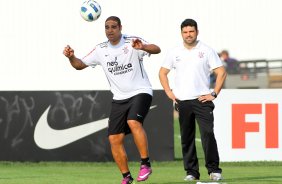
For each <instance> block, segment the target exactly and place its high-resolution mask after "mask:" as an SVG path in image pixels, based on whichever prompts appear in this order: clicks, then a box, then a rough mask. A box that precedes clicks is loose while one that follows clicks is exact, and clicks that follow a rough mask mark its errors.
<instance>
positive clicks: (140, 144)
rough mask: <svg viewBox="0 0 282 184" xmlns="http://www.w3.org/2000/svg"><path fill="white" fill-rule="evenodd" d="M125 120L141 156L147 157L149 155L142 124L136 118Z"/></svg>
mask: <svg viewBox="0 0 282 184" xmlns="http://www.w3.org/2000/svg"><path fill="white" fill-rule="evenodd" d="M127 122H128V125H129V127H130V130H131V133H132V136H133V139H134V142H135V144H136V147H137V149H138V151H139V154H140V156H141V158H147V157H148V156H149V153H148V152H149V151H148V141H147V135H146V132H145V130H144V128H143V126H142V124H141V123H139V122H138V121H136V120H128V121H127Z"/></svg>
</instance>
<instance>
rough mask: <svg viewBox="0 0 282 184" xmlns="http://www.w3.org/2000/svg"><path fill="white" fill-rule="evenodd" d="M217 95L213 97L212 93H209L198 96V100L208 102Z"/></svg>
mask: <svg viewBox="0 0 282 184" xmlns="http://www.w3.org/2000/svg"><path fill="white" fill-rule="evenodd" d="M214 99H215V97H213V96H212V95H211V94H207V95H202V96H200V97H199V98H198V100H199V101H200V102H202V103H205V102H208V101H213V100H214Z"/></svg>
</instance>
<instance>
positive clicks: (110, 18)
mask: <svg viewBox="0 0 282 184" xmlns="http://www.w3.org/2000/svg"><path fill="white" fill-rule="evenodd" d="M109 20H112V21H115V22H117V23H118V25H119V26H121V21H120V19H119V18H118V17H116V16H110V17H108V18H107V19H106V21H105V22H107V21H109Z"/></svg>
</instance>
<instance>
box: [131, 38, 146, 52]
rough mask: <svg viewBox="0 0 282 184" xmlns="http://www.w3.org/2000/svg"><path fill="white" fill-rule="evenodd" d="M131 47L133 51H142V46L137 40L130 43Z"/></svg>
mask: <svg viewBox="0 0 282 184" xmlns="http://www.w3.org/2000/svg"><path fill="white" fill-rule="evenodd" d="M132 47H133V48H134V49H137V50H142V49H144V44H143V43H142V41H141V40H139V39H134V40H133V41H132Z"/></svg>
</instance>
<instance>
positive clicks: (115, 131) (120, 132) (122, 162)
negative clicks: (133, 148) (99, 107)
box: [108, 101, 133, 184]
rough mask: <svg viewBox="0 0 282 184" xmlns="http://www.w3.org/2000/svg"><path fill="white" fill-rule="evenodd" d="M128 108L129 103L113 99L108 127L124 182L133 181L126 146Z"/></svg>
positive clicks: (114, 154)
mask: <svg viewBox="0 0 282 184" xmlns="http://www.w3.org/2000/svg"><path fill="white" fill-rule="evenodd" d="M127 109H128V103H116V102H115V101H113V103H112V109H111V114H110V118H109V128H108V135H109V142H110V145H111V151H112V155H113V158H114V160H115V162H116V164H117V166H118V168H119V170H120V172H121V173H122V176H123V180H122V184H129V183H132V182H133V178H132V176H131V173H130V170H129V167H128V162H127V160H128V159H127V155H126V151H125V148H124V137H125V134H126V130H127V129H128V125H127V122H126V119H127Z"/></svg>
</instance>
